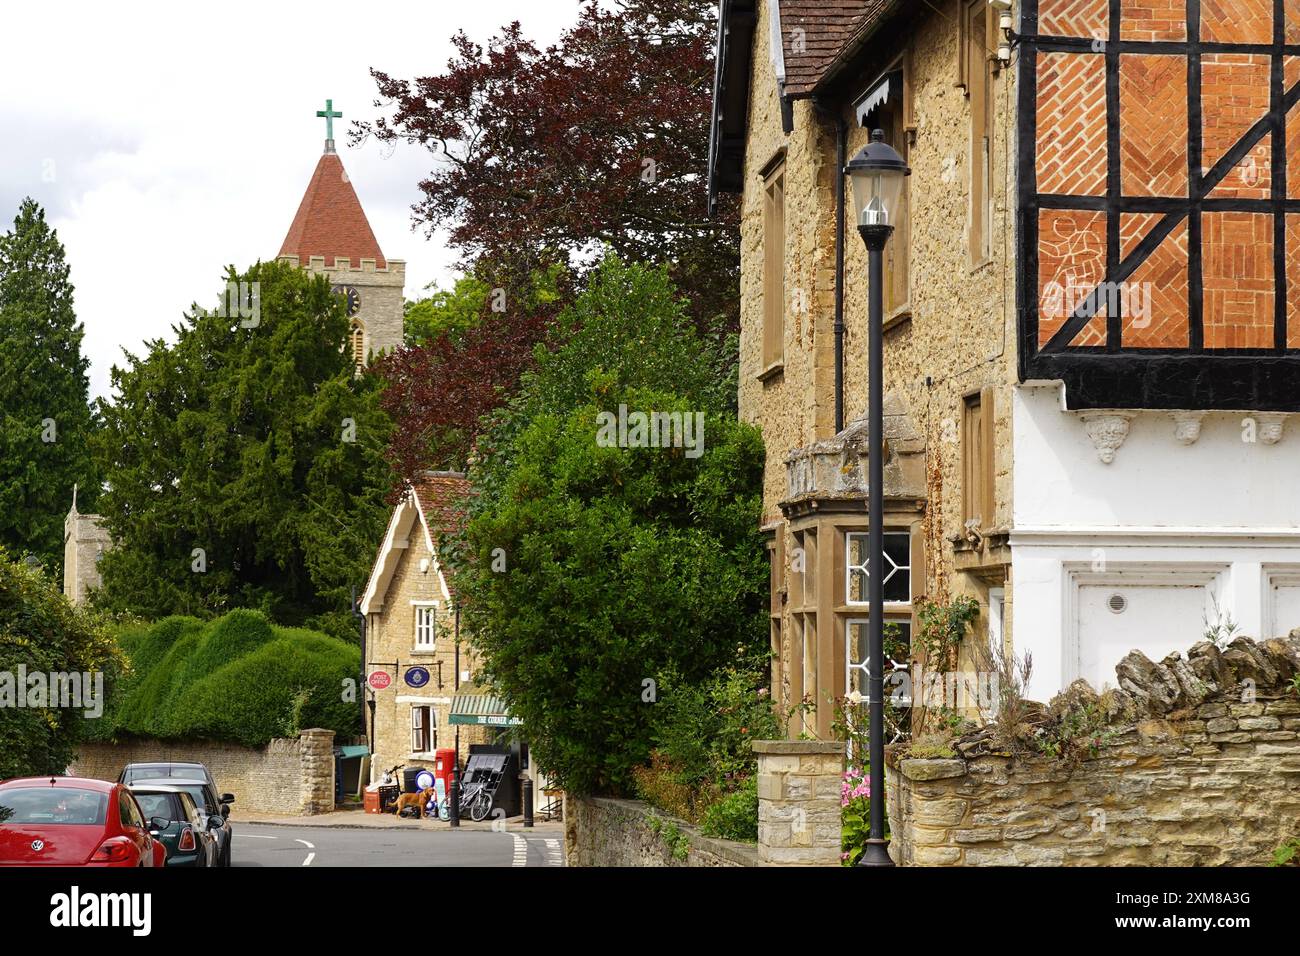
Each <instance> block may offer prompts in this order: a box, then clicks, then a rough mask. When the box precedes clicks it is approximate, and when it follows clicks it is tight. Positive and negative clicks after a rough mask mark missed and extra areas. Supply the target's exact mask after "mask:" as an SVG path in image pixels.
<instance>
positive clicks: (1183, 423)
mask: <svg viewBox="0 0 1300 956" xmlns="http://www.w3.org/2000/svg"><path fill="white" fill-rule="evenodd" d="M1173 417H1174V438H1176V439H1178V442H1179V444H1182V445H1194V444H1196V439H1198V438H1200V437H1201V422H1202V421H1204V420H1205V412H1174V413H1173Z"/></svg>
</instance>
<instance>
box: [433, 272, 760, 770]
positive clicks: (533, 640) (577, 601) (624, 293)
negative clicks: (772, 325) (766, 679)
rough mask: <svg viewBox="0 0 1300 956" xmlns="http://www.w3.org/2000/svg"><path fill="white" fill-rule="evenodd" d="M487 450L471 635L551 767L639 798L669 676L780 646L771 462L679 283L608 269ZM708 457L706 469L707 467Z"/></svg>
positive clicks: (469, 564)
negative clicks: (649, 416)
mask: <svg viewBox="0 0 1300 956" xmlns="http://www.w3.org/2000/svg"><path fill="white" fill-rule="evenodd" d="M560 322H561V325H562V326H563V327H564V328H565V329H566V331H567V340H566V341H565V344H564V345H562V346H559V347H558V348H556V349H555V350H553V351H548V352H544V353H542V354H539V356H538V364H537V367H536V369H535V370H534V371H533V372H530V373H528V374H526V375H525V378H524V383H523V386H522V389H521V391H520V394H519V395H518V396H517V397H516V398H515V399H514V400H513V401H512V402H511V403H510V404H509V405H508V406H507V407H506V408H505V409H503V410H502V411H501V412H499V413H498V414H497V415H496V417H495V420H494V423H493V425H492V427H491V429H490V431H489V432H488V433H487V435H486V436H485V437H484V439H483V440H482V441H481V442H480V451H481V454H482V458H481V459H480V461H479V462H478V463H477V464H476V466H475V467H474V468H472V469H471V472H470V477H471V480H472V481H473V484H474V488H475V496H474V497H473V498H472V500H471V502H470V503H469V521H468V525H467V529H466V534H465V539H464V540H463V541H460V542H456V543H455V544H454V545H453V546H452V547H450V548H449V549H448V550H449V561H450V563H451V565H452V566H453V568H454V573H455V574H456V581H457V586H458V588H460V589H461V593H462V595H463V598H462V603H463V607H464V621H465V623H466V624H467V625H468V627H467V630H468V631H469V633H471V634H472V635H473V637H472V640H473V641H474V643H475V646H476V647H477V648H478V649H479V651H480V652H481V654H482V657H483V662H484V665H485V669H486V671H487V673H488V675H489V676H490V679H491V680H492V682H493V683H494V684H495V686H496V687H497V688H498V689H499V690H500V691H501V692H503V693H504V694H505V696H506V698H507V699H508V700H509V702H510V706H511V708H512V712H513V713H514V714H515V715H516V716H518V717H520V718H522V720H523V722H524V727H525V730H526V733H527V735H528V739H529V742H530V745H531V747H532V750H533V752H534V753H535V754H536V757H537V760H538V763H539V765H540V766H542V767H545V768H546V770H547V772H548V774H550V775H551V776H552V777H553V778H555V779H557V780H559V781H560V782H561V783H562V785H563V786H564V787H565V788H566V789H568V790H570V791H571V792H575V793H589V792H599V791H604V792H615V793H621V792H628V791H629V790H630V789H631V785H632V769H633V767H635V766H637V765H638V764H640V763H643V762H644V761H645V760H646V759H647V757H648V756H649V753H650V750H651V748H652V746H653V743H654V720H653V713H654V708H655V706H656V705H655V703H654V701H655V699H656V693H655V685H654V679H655V677H656V676H657V675H659V674H662V673H666V672H672V673H674V674H676V675H678V676H679V679H681V680H682V681H683V682H687V683H690V682H696V683H698V682H700V681H702V680H704V679H705V678H706V677H707V676H708V675H709V674H710V673H711V672H712V671H713V670H714V669H715V668H717V667H718V666H720V665H721V664H722V663H723V662H725V661H727V660H728V659H730V658H732V657H734V655H735V654H736V653H737V648H738V647H741V648H747V649H753V648H758V647H761V646H763V644H764V642H765V640H766V633H765V630H764V624H763V604H764V599H765V595H766V584H767V576H766V575H767V572H766V566H765V559H764V555H763V551H762V547H761V544H760V541H759V538H758V535H757V529H758V524H759V514H760V482H761V473H762V461H763V448H762V443H761V440H760V438H759V435H758V432H757V430H756V429H754V428H753V427H752V426H749V425H746V424H742V423H740V422H737V421H736V420H735V418H734V416H733V415H732V414H731V413H730V411H729V396H726V395H725V394H723V389H724V388H725V381H724V382H723V383H720V382H719V380H718V379H717V377H716V376H715V375H714V374H713V367H714V366H713V356H712V355H711V354H710V352H709V348H710V347H709V345H708V344H707V343H706V342H705V341H704V340H702V339H701V337H700V336H699V335H698V334H697V332H696V331H695V329H694V327H693V325H692V323H691V322H690V320H689V319H688V317H687V315H686V314H685V311H684V309H683V307H682V305H681V303H680V302H679V301H678V299H677V298H676V296H675V292H674V289H673V287H672V284H671V283H670V281H669V280H668V278H667V276H666V274H665V272H664V271H663V270H661V269H655V268H647V267H643V266H638V265H624V264H623V263H621V262H620V261H619V260H617V259H615V258H612V257H611V258H608V259H606V260H605V262H604V263H603V264H602V265H601V266H600V267H599V268H598V269H597V270H596V272H595V273H594V275H593V276H592V279H591V281H590V283H589V286H588V288H587V289H586V291H585V292H584V293H583V294H582V295H581V296H579V297H578V299H577V300H576V301H575V302H574V303H573V305H572V306H571V307H570V308H569V309H567V310H566V311H565V312H564V313H563V314H562V316H561V318H560ZM620 405H623V406H626V408H627V409H628V410H641V411H644V412H650V411H655V412H668V413H673V412H676V413H680V414H682V415H683V416H693V415H695V413H699V414H700V415H701V416H702V418H703V423H704V428H703V432H702V438H703V441H702V443H701V444H700V445H699V446H698V447H695V448H686V447H667V448H664V447H619V446H618V444H617V443H614V444H610V443H608V442H604V441H598V431H599V427H600V426H599V423H600V422H601V421H602V420H603V421H608V419H601V418H599V416H600V415H601V413H609V414H617V412H618V409H619V406H620ZM697 452H698V454H697Z"/></svg>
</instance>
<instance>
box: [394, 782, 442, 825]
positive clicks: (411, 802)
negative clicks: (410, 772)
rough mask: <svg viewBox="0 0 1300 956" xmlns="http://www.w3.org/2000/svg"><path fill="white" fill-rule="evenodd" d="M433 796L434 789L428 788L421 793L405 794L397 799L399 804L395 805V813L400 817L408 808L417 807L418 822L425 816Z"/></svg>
mask: <svg viewBox="0 0 1300 956" xmlns="http://www.w3.org/2000/svg"><path fill="white" fill-rule="evenodd" d="M433 794H434V789H433V787H426V788H425V789H423V790H421V791H420V792H419V793H403V794H401V795H400V796H399V797H398V798H397V803H395V804H394V805H393V813H394V814H396V815H397V816H399V817H400V816H401V815H402V811H403V810H405V809H406V808H407V807H415V810H416V813H417V816H416V819H417V820H418V819H420V817H423V816H424V808H425V807H427V806H428V805H429V801H430V800H432V799H433Z"/></svg>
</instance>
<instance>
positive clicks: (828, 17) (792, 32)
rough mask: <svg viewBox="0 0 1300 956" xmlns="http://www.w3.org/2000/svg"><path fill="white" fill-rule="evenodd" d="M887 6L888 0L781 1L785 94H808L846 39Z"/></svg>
mask: <svg viewBox="0 0 1300 956" xmlns="http://www.w3.org/2000/svg"><path fill="white" fill-rule="evenodd" d="M888 5H889V3H888V0H781V6H780V14H781V47H782V50H783V52H784V54H785V92H786V95H787V96H789V97H790V98H791V99H800V98H803V97H806V96H809V95H811V94H812V91H813V88H814V87H815V86H816V85H817V83H818V81H820V80H821V78H822V74H823V73H824V72H825V70H826V67H828V66H829V65H830V64H831V62H832V61H834V59H835V57H836V56H838V55H839V53H840V51H841V50H843V49H844V47H845V45H846V44H847V43H848V41H849V39H850V38H851V37H852V36H853V35H854V34H855V33H857V31H858V30H859V29H860V28H861V26H862V24H863V23H865V22H867V21H868V20H870V19H872V18H873V17H875V16H877V15H878V14H879V13H880V12H881V11H882V10H883V9H884V7H886V6H888Z"/></svg>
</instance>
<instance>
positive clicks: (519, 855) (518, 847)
mask: <svg viewBox="0 0 1300 956" xmlns="http://www.w3.org/2000/svg"><path fill="white" fill-rule="evenodd" d="M510 835H511V836H512V837H514V841H515V858H514V861H513V862H512V863H511V864H510V865H511V866H527V865H528V841H527V840H525V839H524V838H523V837H521V836H520V835H519V834H517V833H512V834H510Z"/></svg>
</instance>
